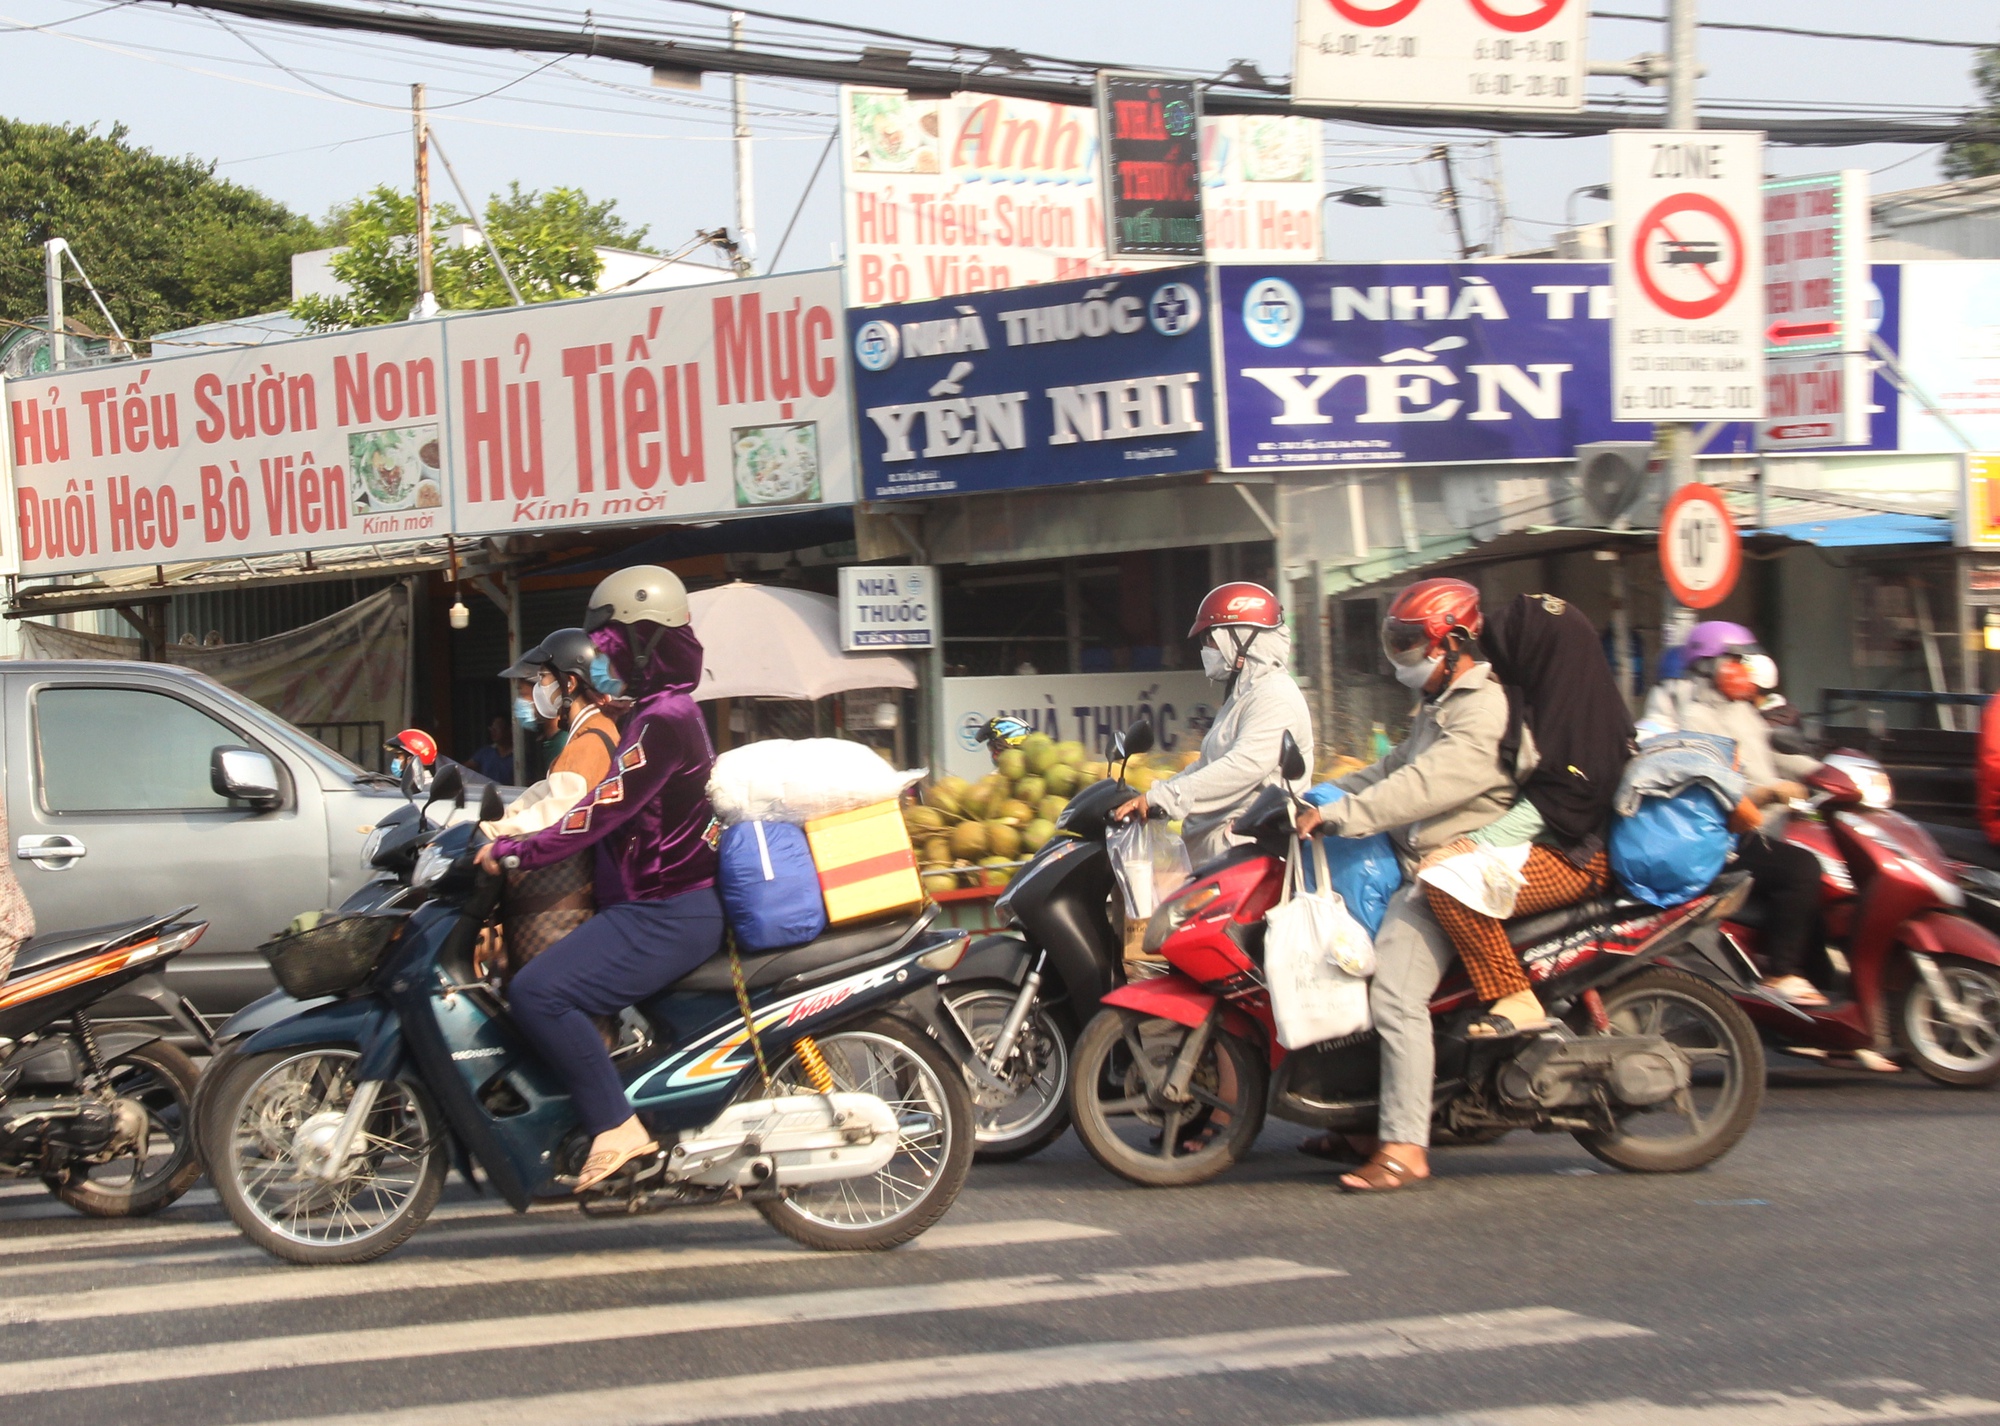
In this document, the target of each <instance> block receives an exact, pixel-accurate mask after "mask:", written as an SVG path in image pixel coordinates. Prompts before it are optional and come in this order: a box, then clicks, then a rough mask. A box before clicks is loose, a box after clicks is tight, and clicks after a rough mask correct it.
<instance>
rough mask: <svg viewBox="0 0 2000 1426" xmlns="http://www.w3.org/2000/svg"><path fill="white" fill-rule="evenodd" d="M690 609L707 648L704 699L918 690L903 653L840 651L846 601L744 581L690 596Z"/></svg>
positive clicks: (700, 695) (699, 688) (699, 689)
mask: <svg viewBox="0 0 2000 1426" xmlns="http://www.w3.org/2000/svg"><path fill="white" fill-rule="evenodd" d="M688 609H689V612H690V613H691V614H692V615H693V618H694V632H695V636H696V637H697V638H699V639H700V640H701V647H702V671H701V682H700V683H699V684H698V685H696V687H695V690H694V696H695V699H696V701H698V702H707V701H708V700H710V699H715V698H798V699H815V698H826V697H829V696H831V695H832V694H835V693H845V692H847V691H848V690H849V689H855V688H915V687H916V686H917V675H916V671H915V670H914V669H912V668H911V667H910V663H909V660H907V659H905V658H903V657H902V656H901V655H899V654H844V653H842V652H841V651H840V604H839V601H837V600H835V599H834V598H833V597H832V596H831V595H827V594H812V593H809V592H807V591H806V590H803V589H778V588H774V587H772V586H771V585H767V584H745V583H743V582H742V581H741V580H738V581H737V582H735V583H733V584H725V585H723V586H722V587H721V588H719V589H704V590H702V591H701V592H700V593H699V594H690V595H689V596H688Z"/></svg>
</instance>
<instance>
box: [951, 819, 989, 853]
mask: <svg viewBox="0 0 2000 1426" xmlns="http://www.w3.org/2000/svg"><path fill="white" fill-rule="evenodd" d="M986 850H987V848H986V824H985V823H984V822H961V823H959V824H958V825H957V826H956V827H953V828H952V829H951V854H952V855H953V856H954V857H967V858H971V857H983V856H985V855H986Z"/></svg>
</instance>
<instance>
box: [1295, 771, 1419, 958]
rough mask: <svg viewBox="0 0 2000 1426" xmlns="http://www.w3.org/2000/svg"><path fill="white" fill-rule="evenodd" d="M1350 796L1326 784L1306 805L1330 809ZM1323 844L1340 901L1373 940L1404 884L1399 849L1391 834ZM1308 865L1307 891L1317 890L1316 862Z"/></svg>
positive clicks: (1335, 839) (1311, 793) (1332, 839)
mask: <svg viewBox="0 0 2000 1426" xmlns="http://www.w3.org/2000/svg"><path fill="white" fill-rule="evenodd" d="M1346 795H1347V794H1346V793H1344V792H1342V791H1341V790H1340V789H1339V788H1338V787H1335V786H1334V785H1333V784H1332V783H1330V782H1322V783H1320V784H1319V785H1318V786H1317V787H1314V788H1312V789H1311V790H1310V791H1308V792H1307V793H1306V801H1308V802H1310V803H1311V804H1312V805H1313V806H1315V807H1326V806H1328V805H1330V804H1332V803H1335V802H1338V801H1340V799H1341V798H1343V797H1345V796H1346ZM1319 841H1320V842H1321V843H1322V844H1323V845H1324V846H1325V848H1326V864H1327V871H1328V875H1329V877H1330V879H1331V880H1332V882H1333V889H1334V890H1335V891H1337V892H1339V893H1340V899H1341V900H1342V901H1345V902H1346V903H1347V909H1348V910H1349V911H1350V912H1352V913H1353V915H1354V919H1355V920H1357V921H1359V922H1360V923H1361V924H1362V925H1363V926H1366V927H1367V928H1368V934H1369V935H1370V936H1371V937H1372V936H1374V935H1375V933H1376V932H1378V931H1380V930H1381V929H1382V916H1383V913H1384V912H1386V911H1387V910H1388V909H1389V898H1390V897H1392V896H1394V895H1395V894H1396V889H1397V888H1398V887H1400V886H1401V885H1402V884H1403V866H1402V863H1401V862H1399V861H1397V860H1396V848H1395V847H1394V845H1392V844H1391V843H1390V841H1389V834H1388V833H1387V832H1377V833H1375V834H1374V835H1373V836H1369V837H1321V838H1320V839H1319ZM1314 860H1317V859H1316V858H1314V859H1309V860H1308V861H1307V863H1306V868H1305V873H1306V889H1307V890H1308V891H1312V890H1315V889H1316V888H1315V887H1314V885H1313V877H1314V870H1313V864H1312V863H1313V861H1314Z"/></svg>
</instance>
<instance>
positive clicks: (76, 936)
mask: <svg viewBox="0 0 2000 1426" xmlns="http://www.w3.org/2000/svg"><path fill="white" fill-rule="evenodd" d="M172 919H173V918H172V917H164V918H163V917H159V916H141V917H139V918H138V919H137V920H133V921H118V922H114V923H112V924H111V925H108V926H90V927H87V928H85V929H84V930H81V931H59V932H56V933H54V934H52V935H47V936H34V937H31V938H30V939H28V940H26V941H23V942H22V943H21V948H20V950H18V951H16V952H15V953H14V969H13V970H12V971H11V972H9V975H10V977H18V976H20V975H21V974H23V973H24V972H26V971H31V970H45V969H47V968H48V967H50V966H53V965H60V964H62V963H63V962H65V961H80V960H84V959H86V958H88V957H90V956H93V955H96V954H97V953H98V952H99V951H101V950H103V949H104V948H105V947H106V946H108V945H111V944H113V943H114V942H117V941H123V940H126V939H128V938H130V937H132V936H134V935H136V934H137V933H139V932H140V931H143V930H145V929H147V928H148V927H150V926H157V925H162V924H164V923H165V922H166V921H169V920H172Z"/></svg>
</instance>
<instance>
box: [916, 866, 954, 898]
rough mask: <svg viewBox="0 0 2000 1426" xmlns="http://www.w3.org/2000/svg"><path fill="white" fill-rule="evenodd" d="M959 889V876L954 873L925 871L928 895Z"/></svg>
mask: <svg viewBox="0 0 2000 1426" xmlns="http://www.w3.org/2000/svg"><path fill="white" fill-rule="evenodd" d="M957 890H958V878H957V877H956V876H954V875H953V874H952V873H950V872H948V871H932V872H925V873H924V892H925V894H926V895H929V896H936V895H937V894H938V893H939V892H941V891H957Z"/></svg>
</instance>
